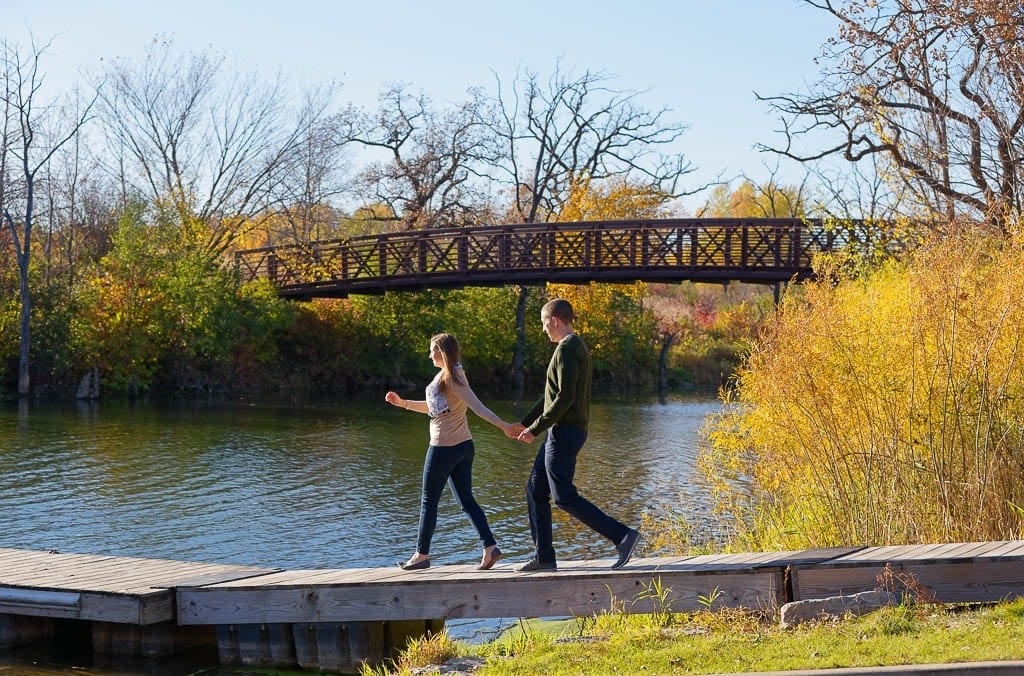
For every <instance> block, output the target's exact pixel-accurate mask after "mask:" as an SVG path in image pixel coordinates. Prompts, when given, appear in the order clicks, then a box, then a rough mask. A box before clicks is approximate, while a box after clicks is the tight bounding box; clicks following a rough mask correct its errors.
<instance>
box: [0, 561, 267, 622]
mask: <svg viewBox="0 0 1024 676" xmlns="http://www.w3.org/2000/svg"><path fill="white" fill-rule="evenodd" d="M274 570H277V569H273V568H262V567H256V566H236V565H224V564H210V563H190V562H183V561H172V560H168V559H144V558H134V557H117V556H99V555H94V554H68V553H59V552H45V551H25V550H17V549H0V613H7V614H14V615H31V616H38V617H52V618H61V619H79V620H95V621H102V622H115V623H130V624H141V625H145V624H155V623H158V622H165V621H169V620H174V619H175V612H174V592H173V591H172V590H173V588H174V587H176V586H178V585H179V584H197V583H198V584H207V583H211V582H222V581H227V580H234V579H238V578H242V577H249V576H252V575H261V574H264V573H267V572H273V571H274Z"/></svg>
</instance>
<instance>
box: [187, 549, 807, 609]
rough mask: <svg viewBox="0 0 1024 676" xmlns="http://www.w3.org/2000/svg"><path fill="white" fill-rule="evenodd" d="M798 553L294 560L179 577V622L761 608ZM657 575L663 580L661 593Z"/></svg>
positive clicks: (776, 598) (770, 601)
mask: <svg viewBox="0 0 1024 676" xmlns="http://www.w3.org/2000/svg"><path fill="white" fill-rule="evenodd" d="M791 556H792V553H772V554H757V555H724V556H717V557H716V556H708V557H672V558H665V559H638V560H635V561H634V562H633V563H631V564H630V565H629V566H627V567H626V568H623V569H620V570H609V568H608V566H609V563H610V562H604V565H602V566H601V567H600V568H597V567H595V566H594V565H593V562H579V563H577V562H567V563H564V564H560V565H559V569H558V570H557V571H555V572H540V573H520V572H517V571H515V570H514V565H513V564H499V565H498V566H496V567H495V568H494V569H492V570H490V571H477V570H475V569H474V568H473V566H469V565H456V566H435V567H432V568H430V569H429V570H426V571H418V572H415V573H412V572H408V571H401V570H399V569H397V567H396V568H395V570H391V569H377V570H366V569H359V570H357V571H355V572H352V571H348V570H344V569H341V570H333V571H329V570H292V571H281V572H278V573H271V574H268V575H261V576H260V577H258V578H251V579H249V580H235V581H229V582H223V583H217V584H211V585H204V586H196V587H182V586H179V587H178V590H177V594H178V622H179V623H181V624H183V625H189V624H257V623H319V622H367V621H382V620H422V619H426V618H446V619H453V618H485V617H543V616H553V615H589V614H592V613H595V612H600V611H606V610H611V609H613V608H617V607H621V606H622V605H623V604H625V605H628V606H629V610H630V612H655V611H663V610H666V609H669V608H671V609H673V610H679V611H682V610H694V609H698V608H700V607H702V604H704V603H706V600H707V599H708V598H712V597H714V598H715V599H717V600H716V603H718V604H719V605H728V606H734V607H738V606H743V607H750V608H763V607H771V606H775V605H778V603H779V602H780V600H781V598H782V590H783V572H784V569H785V566H786V564H785V561H787V559H788V557H791ZM655 585H658V586H660V588H661V589H663V590H664V594H665V595H664V596H663V597H662V598H658V597H657V596H656V595H655V594H654V593H653V590H654V588H655Z"/></svg>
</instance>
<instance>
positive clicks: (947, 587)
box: [792, 541, 1024, 603]
mask: <svg viewBox="0 0 1024 676" xmlns="http://www.w3.org/2000/svg"><path fill="white" fill-rule="evenodd" d="M1022 562H1024V542H1022V541H1006V542H966V543H943V544H932V545H914V546H887V547H869V548H865V549H863V550H860V551H858V552H855V553H853V554H850V555H848V556H839V557H836V558H834V559H831V560H828V561H823V562H819V563H817V564H814V565H802V564H798V565H795V566H794V567H793V571H792V587H793V594H794V598H795V600H803V599H811V598H822V597H826V596H834V595H836V594H853V593H857V592H861V591H869V590H871V589H875V588H878V587H879V586H880V584H882V583H885V582H886V580H885V579H884V577H885V575H886V573H885V571H886V566H887V565H888V566H889V570H890V572H891V574H892V575H893V576H895V577H896V578H898V579H890V580H888V581H887V582H888V584H890V585H894V586H897V587H899V586H901V584H903V583H901V581H900V580H901V579H902V580H903V581H904V582H909V583H910V584H911V586H914V587H919V589H920V593H922V594H925V595H927V596H928V597H930V598H932V599H934V600H936V601H940V602H947V603H957V602H992V601H999V600H1003V599H1009V598H1016V597H1019V596H1024V565H1022ZM894 591H902V590H901V589H895V590H894ZM911 591H913V590H911Z"/></svg>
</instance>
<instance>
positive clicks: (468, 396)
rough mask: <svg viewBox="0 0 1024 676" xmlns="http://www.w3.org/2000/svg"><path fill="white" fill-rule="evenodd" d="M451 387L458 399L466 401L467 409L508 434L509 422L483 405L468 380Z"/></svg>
mask: <svg viewBox="0 0 1024 676" xmlns="http://www.w3.org/2000/svg"><path fill="white" fill-rule="evenodd" d="M452 389H454V390H455V394H456V396H458V397H459V399H461V400H462V401H464V402H466V406H468V407H469V410H471V411H473V413H476V414H477V415H478V416H479V417H480V418H482V419H483V420H486V421H487V422H489V423H491V424H492V425H494V426H495V427H497V428H498V429H500V430H501V431H502V432H505V433H506V434H508V431H509V427H510V423H507V422H505V421H504V420H502V419H501V418H500V417H498V414H496V413H495V412H494V411H492V410H491V409H489V408H487V407H486V406H484V404H483V402H482V401H480V399H479V398H478V397H477V396H476V393H475V392H474V391H473V388H472V387H470V386H469V382H468V381H467V382H466V384H465V385H454V384H453V385H452Z"/></svg>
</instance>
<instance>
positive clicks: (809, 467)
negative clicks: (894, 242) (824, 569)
mask: <svg viewBox="0 0 1024 676" xmlns="http://www.w3.org/2000/svg"><path fill="white" fill-rule="evenodd" d="M818 267H819V272H820V273H822V274H820V276H819V279H823V280H829V281H828V282H818V283H814V284H809V285H805V286H802V287H800V288H799V290H796V291H794V292H793V293H791V294H789V295H788V296H787V297H786V298H785V299H784V301H783V303H782V305H781V307H780V309H779V311H778V313H777V317H776V318H775V320H773V321H771V322H769V323H768V326H767V328H766V329H765V332H764V334H763V335H762V337H761V338H760V339H759V341H758V342H757V343H756V344H755V346H754V348H753V349H752V351H751V354H750V355H749V358H748V359H747V360H746V361H745V363H744V365H743V366H742V367H741V368H740V370H739V371H738V373H737V376H736V388H735V390H734V397H735V401H734V402H732V404H731V405H729V406H726V408H725V412H724V413H723V414H722V415H721V416H720V417H719V418H718V419H716V420H715V421H713V422H712V423H711V424H709V427H708V430H707V431H708V441H709V443H708V445H707V448H706V449H705V451H704V452H703V454H702V457H701V462H700V464H701V467H702V469H703V471H704V473H705V475H706V477H707V478H708V479H709V481H710V486H711V489H712V491H713V492H714V494H715V496H716V498H717V504H718V506H719V508H720V509H721V510H722V512H723V517H724V518H723V520H724V521H725V522H726V523H727V524H728V525H729V527H730V528H731V531H729V533H728V534H729V536H730V546H731V547H733V548H742V549H788V548H801V547H819V546H837V545H885V544H910V543H927V542H958V541H974V540H1000V539H1016V538H1020V537H1021V523H1022V519H1021V506H1022V505H1024V363H1022V356H1024V355H1022V332H1024V246H1022V242H1020V241H1008V240H998V241H996V240H990V239H979V238H977V237H975V238H971V237H967V236H964V237H957V238H949V239H946V240H944V241H941V242H937V243H935V244H932V245H929V246H927V247H925V248H923V249H921V250H919V251H918V253H917V254H916V255H915V256H914V257H913V258H912V259H911V260H908V261H906V262H904V263H888V264H885V265H883V266H882V267H880V268H878V269H876V270H874V271H872V272H870V273H866V274H863V275H860V276H858V277H856V278H853V279H840V275H839V273H838V270H840V269H841V268H842V267H843V266H842V265H841V264H839V263H837V262H836V261H834V260H833V261H825V260H823V261H821V262H820V264H819V266H818ZM837 279H840V281H838V282H837V281H836V280H837Z"/></svg>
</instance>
